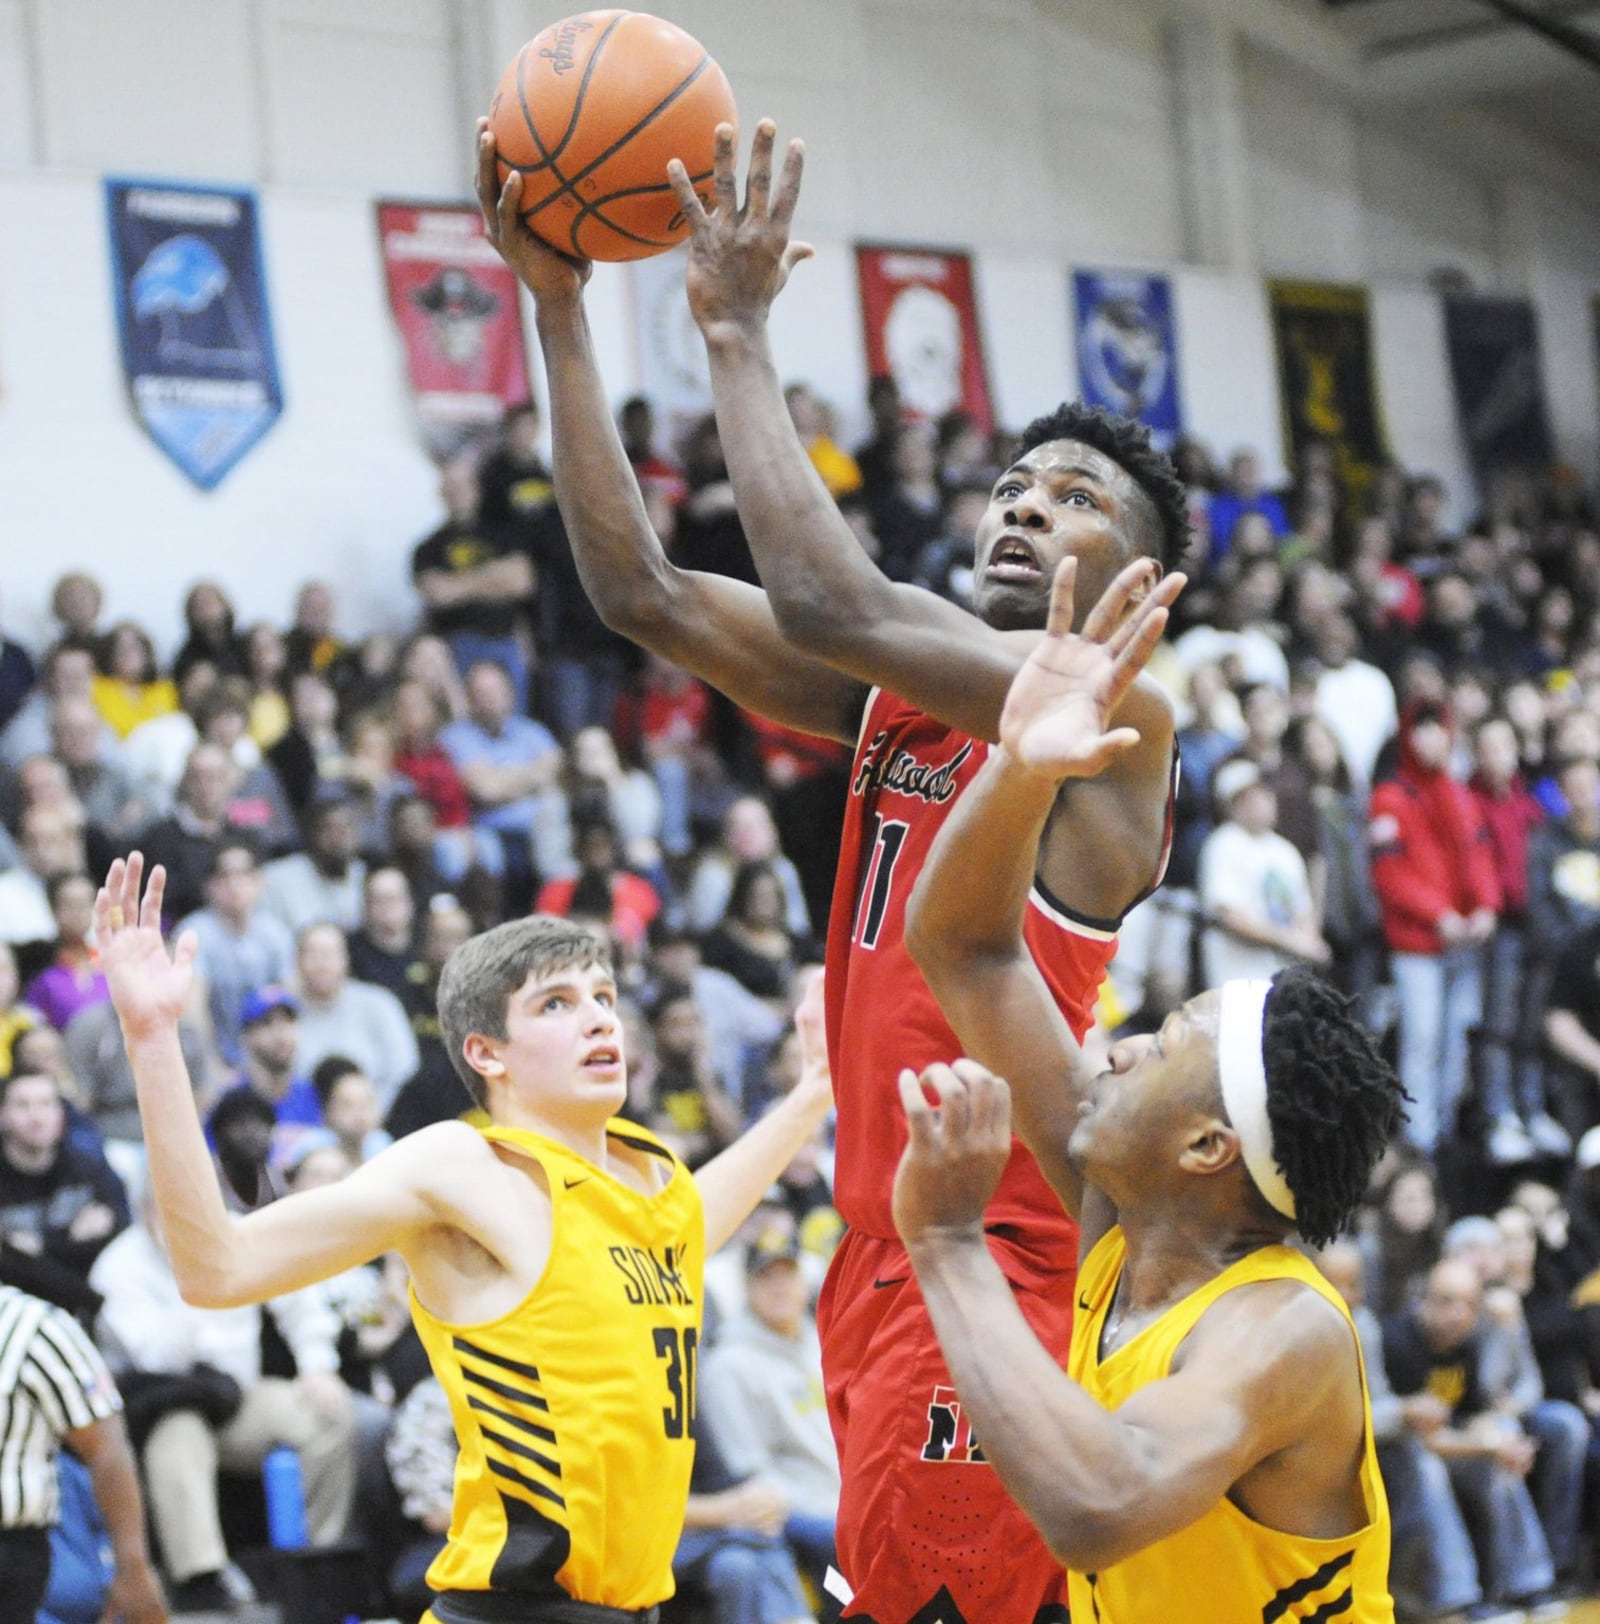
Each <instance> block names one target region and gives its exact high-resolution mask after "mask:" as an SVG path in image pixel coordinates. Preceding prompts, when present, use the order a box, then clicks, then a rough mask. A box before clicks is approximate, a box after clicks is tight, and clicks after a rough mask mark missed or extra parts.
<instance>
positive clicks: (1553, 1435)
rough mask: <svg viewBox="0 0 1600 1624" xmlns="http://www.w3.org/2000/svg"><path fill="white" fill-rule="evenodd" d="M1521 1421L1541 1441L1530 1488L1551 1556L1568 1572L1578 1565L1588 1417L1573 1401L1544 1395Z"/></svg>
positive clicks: (1531, 1475) (1587, 1448)
mask: <svg viewBox="0 0 1600 1624" xmlns="http://www.w3.org/2000/svg"><path fill="white" fill-rule="evenodd" d="M1523 1425H1524V1426H1525V1427H1526V1428H1527V1430H1528V1435H1529V1436H1530V1437H1531V1438H1533V1439H1534V1441H1535V1442H1536V1443H1537V1444H1538V1445H1539V1458H1538V1459H1537V1460H1536V1461H1535V1462H1534V1463H1533V1470H1532V1471H1531V1472H1530V1473H1529V1474H1528V1487H1529V1489H1530V1490H1531V1491H1532V1493H1533V1503H1534V1504H1535V1505H1536V1506H1537V1507H1538V1508H1539V1520H1540V1522H1542V1523H1543V1524H1544V1537H1545V1540H1546V1542H1547V1543H1548V1544H1549V1546H1550V1560H1551V1561H1552V1562H1553V1563H1554V1564H1555V1570H1556V1572H1557V1573H1561V1574H1564V1573H1570V1572H1571V1571H1572V1570H1573V1568H1575V1567H1576V1566H1577V1563H1578V1538H1579V1528H1580V1524H1581V1523H1582V1521H1583V1473H1584V1463H1585V1460H1586V1459H1587V1457H1588V1453H1589V1434H1590V1427H1589V1418H1588V1417H1587V1416H1586V1415H1585V1414H1584V1413H1583V1411H1582V1410H1580V1409H1579V1408H1578V1406H1577V1405H1576V1404H1569V1403H1567V1401H1566V1400H1565V1399H1559V1398H1547V1399H1544V1400H1543V1401H1542V1402H1540V1403H1538V1404H1535V1405H1534V1407H1533V1408H1532V1409H1531V1410H1530V1411H1529V1412H1528V1413H1527V1415H1526V1416H1525V1417H1524V1418H1523Z"/></svg>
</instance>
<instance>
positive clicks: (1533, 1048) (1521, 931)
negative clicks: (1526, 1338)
mask: <svg viewBox="0 0 1600 1624" xmlns="http://www.w3.org/2000/svg"><path fill="white" fill-rule="evenodd" d="M1473 762H1474V771H1473V774H1472V777H1471V779H1470V780H1469V781H1468V784H1467V789H1468V792H1469V793H1470V794H1471V796H1472V799H1473V801H1474V802H1475V803H1476V805H1477V808H1478V813H1479V816H1480V817H1482V819H1483V825H1484V829H1485V830H1486V831H1487V833H1488V837H1489V851H1490V855H1491V856H1492V858H1493V860H1494V868H1495V876H1496V878H1497V879H1498V880H1499V882H1500V896H1501V907H1500V925H1499V928H1498V929H1497V930H1496V931H1495V932H1494V934H1493V935H1492V936H1491V937H1490V938H1489V940H1488V942H1487V944H1486V945H1485V947H1484V950H1483V1026H1482V1028H1481V1029H1480V1032H1479V1045H1480V1048H1479V1054H1480V1068H1479V1069H1480V1077H1481V1081H1482V1085H1483V1109H1484V1115H1485V1117H1486V1118H1487V1119H1488V1123H1489V1141H1488V1151H1489V1160H1490V1161H1492V1162H1494V1163H1496V1164H1497V1165H1499V1166H1502V1167H1507V1166H1513V1165H1515V1164H1517V1163H1519V1162H1529V1161H1533V1160H1534V1159H1535V1158H1536V1157H1539V1156H1567V1155H1570V1154H1571V1152H1572V1139H1571V1136H1570V1135H1569V1134H1568V1133H1567V1130H1566V1129H1565V1128H1563V1127H1562V1126H1561V1124H1560V1123H1559V1122H1557V1121H1556V1119H1555V1118H1554V1117H1553V1116H1552V1115H1551V1114H1550V1111H1549V1109H1548V1108H1547V1106H1546V1103H1545V1090H1544V1068H1543V1066H1542V1065H1541V1063H1540V1056H1539V1040H1538V1031H1539V1009H1538V1001H1537V1000H1535V999H1532V998H1530V997H1529V996H1528V993H1529V991H1530V990H1531V989H1530V987H1529V982H1528V836H1529V834H1530V832H1531V831H1532V830H1533V829H1534V828H1535V827H1536V826H1537V825H1538V824H1540V823H1543V822H1544V808H1543V807H1541V806H1540V805H1539V803H1538V801H1537V800H1535V799H1534V796H1533V794H1532V792H1531V791H1530V790H1529V789H1528V786H1527V783H1526V782H1525V781H1524V779H1523V777H1522V773H1521V771H1520V769H1519V764H1518V749H1517V730H1516V729H1515V728H1514V727H1513V726H1512V725H1511V722H1510V721H1509V719H1508V718H1506V717H1504V716H1497V715H1491V716H1489V717H1487V718H1486V719H1485V720H1483V721H1482V722H1480V723H1479V724H1478V726H1477V728H1476V729H1475V731H1474V733H1473Z"/></svg>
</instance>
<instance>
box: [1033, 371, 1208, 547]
mask: <svg viewBox="0 0 1600 1624" xmlns="http://www.w3.org/2000/svg"><path fill="white" fill-rule="evenodd" d="M1051 440H1077V441H1080V442H1081V443H1082V444H1084V445H1087V446H1092V447H1093V448H1094V449H1095V450H1096V451H1099V452H1102V453H1104V455H1106V456H1108V457H1109V458H1110V459H1111V460H1112V461H1113V462H1114V463H1116V465H1117V466H1118V467H1119V468H1121V469H1122V471H1123V472H1124V473H1126V474H1127V476H1128V477H1129V478H1130V479H1131V480H1132V481H1133V482H1134V484H1135V485H1137V486H1138V487H1139V489H1140V490H1141V491H1143V492H1144V494H1145V496H1146V497H1148V498H1149V501H1150V505H1151V506H1152V507H1153V508H1154V509H1155V516H1156V522H1157V525H1158V527H1159V529H1160V532H1161V534H1160V542H1159V546H1158V547H1156V548H1152V549H1151V551H1152V553H1154V555H1155V556H1156V557H1157V558H1159V559H1160V560H1161V567H1162V568H1163V569H1168V570H1170V569H1176V568H1177V567H1178V565H1179V564H1180V563H1182V561H1183V555H1184V553H1185V552H1187V551H1188V548H1189V493H1188V491H1187V490H1186V489H1185V488H1184V484H1183V481H1182V480H1181V479H1179V478H1178V471H1177V469H1176V468H1175V467H1174V466H1173V463H1172V458H1171V457H1169V456H1168V455H1167V454H1166V452H1164V451H1158V450H1157V449H1156V448H1155V447H1154V446H1153V445H1151V443H1150V431H1149V429H1147V428H1146V427H1145V426H1144V424H1143V423H1138V422H1135V421H1134V419H1133V418H1131V417H1121V416H1119V415H1118V414H1117V413H1115V412H1108V411H1107V410H1106V409H1105V408H1104V407H1103V406H1085V405H1084V403H1083V402H1082V401H1081V400H1068V401H1064V402H1062V404H1061V405H1060V406H1058V407H1056V409H1055V410H1054V411H1053V412H1051V413H1050V414H1049V415H1048V416H1045V417H1036V418H1034V420H1033V421H1032V422H1031V423H1030V424H1029V425H1028V426H1027V428H1025V429H1024V430H1023V431H1022V444H1021V447H1020V449H1019V451H1018V453H1017V454H1018V456H1021V455H1023V454H1024V453H1026V452H1029V451H1032V450H1033V449H1034V447H1035V446H1041V445H1045V444H1047V443H1048V442H1049V441H1051Z"/></svg>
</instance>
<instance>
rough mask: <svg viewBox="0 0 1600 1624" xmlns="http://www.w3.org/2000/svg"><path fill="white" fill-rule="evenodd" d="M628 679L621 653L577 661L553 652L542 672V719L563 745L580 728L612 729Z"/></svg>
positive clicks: (598, 655) (540, 683)
mask: <svg viewBox="0 0 1600 1624" xmlns="http://www.w3.org/2000/svg"><path fill="white" fill-rule="evenodd" d="M627 681H628V667H627V663H626V661H624V659H623V658H622V656H621V655H620V654H593V655H590V657H589V658H588V659H586V660H575V659H573V658H571V656H569V655H561V654H554V653H552V654H550V655H548V656H547V657H546V659H545V662H544V666H543V669H542V670H541V671H540V673H539V711H540V716H541V719H542V720H543V722H544V723H545V725H546V726H547V727H548V728H549V729H550V731H551V732H552V733H554V734H555V736H556V737H557V738H558V739H560V740H561V742H562V743H563V744H565V743H566V741H567V740H568V739H570V738H571V737H572V735H573V734H574V733H576V732H578V731H579V730H580V729H581V728H586V727H603V728H605V729H606V730H607V731H608V732H609V731H610V728H611V723H612V720H613V718H614V717H615V716H616V712H617V700H618V699H620V698H621V696H622V690H623V688H624V687H625V686H626V685H627Z"/></svg>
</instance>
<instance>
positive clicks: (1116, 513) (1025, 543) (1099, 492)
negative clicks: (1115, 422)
mask: <svg viewBox="0 0 1600 1624" xmlns="http://www.w3.org/2000/svg"><path fill="white" fill-rule="evenodd" d="M1128 484H1129V480H1128V476H1127V474H1126V473H1124V472H1123V470H1122V469H1121V468H1119V467H1118V466H1117V464H1116V463H1114V462H1113V461H1112V460H1111V459H1110V458H1109V457H1108V456H1106V455H1105V454H1104V452H1100V451H1096V450H1095V449H1094V448H1093V447H1092V446H1086V445H1083V444H1081V443H1080V442H1079V441H1077V440H1049V441H1046V443H1045V444H1043V445H1040V446H1035V447H1034V448H1033V450H1032V451H1029V452H1026V453H1025V454H1024V455H1023V456H1021V457H1019V458H1018V459H1017V461H1016V462H1015V463H1013V464H1012V465H1011V467H1009V468H1008V469H1006V471H1005V472H1004V473H1003V474H1001V476H1000V477H999V479H998V480H996V481H995V487H994V492H993V494H992V496H991V497H990V500H989V506H988V507H987V509H985V511H984V515H983V518H982V519H981V520H980V521H979V523H978V534H977V537H976V542H975V555H974V566H975V568H974V578H973V602H974V605H975V607H976V609H977V611H978V614H979V615H980V616H981V617H982V618H983V619H984V620H985V621H987V622H988V623H989V624H990V625H991V626H998V627H1001V628H1003V629H1014V628H1018V627H1033V626H1042V625H1044V622H1045V612H1046V610H1047V609H1048V607H1049V602H1050V582H1051V580H1052V578H1053V577H1054V575H1055V570H1056V565H1057V564H1059V563H1060V562H1061V560H1062V559H1063V558H1065V557H1066V556H1067V555H1068V554H1069V553H1070V554H1071V555H1072V556H1073V557H1075V558H1076V559H1077V560H1078V572H1079V573H1078V592H1077V609H1078V619H1079V620H1080V621H1081V620H1082V619H1083V617H1084V616H1085V615H1087V614H1088V612H1089V610H1090V609H1091V608H1093V606H1094V604H1095V601H1096V599H1098V598H1099V596H1100V594H1101V592H1103V591H1104V590H1105V588H1106V587H1107V586H1108V585H1109V584H1110V582H1111V579H1112V577H1113V576H1114V575H1115V574H1116V572H1117V571H1118V570H1120V569H1121V568H1122V566H1123V565H1124V564H1126V563H1127V562H1128V560H1129V559H1130V558H1131V557H1132V549H1131V547H1130V545H1129V543H1128V541H1127V539H1126V529H1127V525H1126V519H1127V496H1128V490H1127V487H1128Z"/></svg>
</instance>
